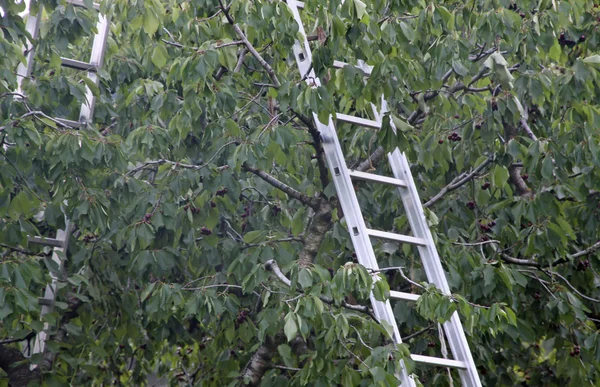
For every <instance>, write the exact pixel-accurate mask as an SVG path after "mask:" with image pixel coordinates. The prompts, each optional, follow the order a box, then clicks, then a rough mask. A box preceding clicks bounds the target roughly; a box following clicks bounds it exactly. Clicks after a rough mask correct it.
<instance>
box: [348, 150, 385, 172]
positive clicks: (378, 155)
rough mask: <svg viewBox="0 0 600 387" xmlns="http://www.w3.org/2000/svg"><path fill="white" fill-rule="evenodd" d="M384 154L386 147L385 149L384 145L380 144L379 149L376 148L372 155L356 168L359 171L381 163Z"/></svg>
mask: <svg viewBox="0 0 600 387" xmlns="http://www.w3.org/2000/svg"><path fill="white" fill-rule="evenodd" d="M383 156H385V149H383V147H382V146H379V147H377V149H375V152H373V153H371V156H369V157H368V158H367V159H366V160H365V161H363V162H362V163H360V164H358V167H356V168H355V169H356V170H357V171H360V172H364V171H366V170H368V169H369V168H372V167H373V166H375V165H376V164H377V163H379V162H380V161H381V159H383Z"/></svg>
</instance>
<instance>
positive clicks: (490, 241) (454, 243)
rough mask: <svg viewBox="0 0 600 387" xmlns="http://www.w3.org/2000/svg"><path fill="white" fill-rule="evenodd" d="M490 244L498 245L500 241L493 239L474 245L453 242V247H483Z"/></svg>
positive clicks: (474, 243)
mask: <svg viewBox="0 0 600 387" xmlns="http://www.w3.org/2000/svg"><path fill="white" fill-rule="evenodd" d="M488 243H497V244H499V243H500V241H497V240H495V239H491V240H489V241H483V242H473V243H461V242H452V244H453V245H460V246H481V245H487V244H488Z"/></svg>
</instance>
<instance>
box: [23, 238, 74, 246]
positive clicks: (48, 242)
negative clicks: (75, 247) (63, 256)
mask: <svg viewBox="0 0 600 387" xmlns="http://www.w3.org/2000/svg"><path fill="white" fill-rule="evenodd" d="M27 241H28V242H30V243H37V244H38V245H44V246H53V247H63V245H64V244H65V241H63V240H60V239H56V238H42V237H39V236H34V237H31V236H30V237H28V238H27Z"/></svg>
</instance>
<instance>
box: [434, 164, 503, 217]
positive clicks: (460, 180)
mask: <svg viewBox="0 0 600 387" xmlns="http://www.w3.org/2000/svg"><path fill="white" fill-rule="evenodd" d="M493 160H494V155H490V156H489V157H488V158H487V159H485V161H483V162H482V163H481V164H479V165H478V166H477V167H475V169H474V170H473V171H472V172H471V173H462V174H460V175H459V176H457V177H456V178H454V179H453V180H452V181H451V182H450V184H448V185H447V186H445V187H444V188H442V189H441V191H440V192H438V193H437V195H435V196H434V197H432V198H431V199H429V201H427V202H426V203H425V204H423V207H430V206H432V205H433V204H434V203H436V202H437V201H439V200H440V199H441V198H443V197H444V195H446V194H447V193H448V192H451V191H454V190H455V189H457V188H459V187H461V186H462V185H464V184H466V183H467V182H469V181H470V180H471V179H473V178H474V177H475V176H477V175H478V174H479V172H481V171H482V170H483V169H484V168H485V167H486V166H487V165H488V164H490V163H491V162H492V161H493Z"/></svg>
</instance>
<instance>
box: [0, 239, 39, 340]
mask: <svg viewBox="0 0 600 387" xmlns="http://www.w3.org/2000/svg"><path fill="white" fill-rule="evenodd" d="M0 247H4V248H5V249H9V250H11V251H15V252H17V253H21V254H25V255H37V254H36V253H34V252H33V251H29V250H23V249H20V248H18V247H12V246H9V245H5V244H4V243H0ZM0 344H2V343H0Z"/></svg>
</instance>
